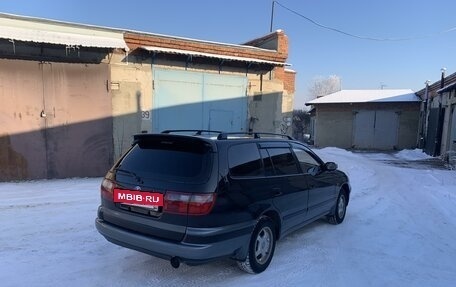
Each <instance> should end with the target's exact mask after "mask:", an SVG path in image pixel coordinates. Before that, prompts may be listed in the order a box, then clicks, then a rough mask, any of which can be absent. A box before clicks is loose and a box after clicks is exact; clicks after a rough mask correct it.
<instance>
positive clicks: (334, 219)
mask: <svg viewBox="0 0 456 287" xmlns="http://www.w3.org/2000/svg"><path fill="white" fill-rule="evenodd" d="M347 199H348V198H347V193H346V192H345V190H341V191H340V193H339V197H338V198H337V202H336V207H335V208H334V213H333V214H331V215H329V216H328V221H329V223H331V224H340V223H342V222H343V221H344V218H345V214H346V213H347V203H348V202H347Z"/></svg>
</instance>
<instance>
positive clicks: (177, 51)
mask: <svg viewBox="0 0 456 287" xmlns="http://www.w3.org/2000/svg"><path fill="white" fill-rule="evenodd" d="M141 49H144V50H146V51H150V52H159V53H164V54H178V55H188V56H195V57H202V58H215V59H221V60H228V61H241V62H252V63H259V64H270V65H274V66H290V65H289V64H287V63H282V62H274V61H267V60H262V59H256V58H245V57H237V56H227V55H220V54H212V53H204V52H195V51H189V50H181V49H172V48H162V47H153V46H143V47H141Z"/></svg>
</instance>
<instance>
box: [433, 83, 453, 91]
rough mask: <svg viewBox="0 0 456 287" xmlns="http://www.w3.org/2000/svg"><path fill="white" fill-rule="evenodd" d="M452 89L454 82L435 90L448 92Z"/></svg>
mask: <svg viewBox="0 0 456 287" xmlns="http://www.w3.org/2000/svg"><path fill="white" fill-rule="evenodd" d="M454 89H456V83H452V84H449V85H447V86H445V87H443V88H441V89H440V90H437V93H439V94H441V93H445V92H448V91H451V90H454Z"/></svg>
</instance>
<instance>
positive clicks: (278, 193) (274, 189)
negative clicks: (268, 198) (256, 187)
mask: <svg viewBox="0 0 456 287" xmlns="http://www.w3.org/2000/svg"><path fill="white" fill-rule="evenodd" d="M272 190H273V191H274V196H280V195H282V189H281V188H280V187H273V188H272Z"/></svg>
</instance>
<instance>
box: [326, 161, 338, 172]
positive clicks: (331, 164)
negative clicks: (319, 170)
mask: <svg viewBox="0 0 456 287" xmlns="http://www.w3.org/2000/svg"><path fill="white" fill-rule="evenodd" d="M324 168H325V170H327V171H335V170H336V169H337V163H335V162H327V163H325V164H324Z"/></svg>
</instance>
